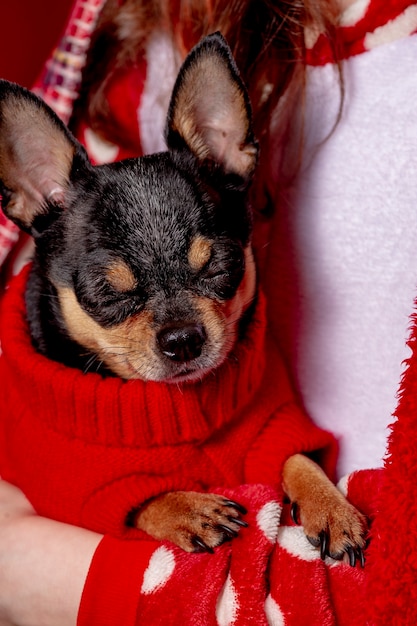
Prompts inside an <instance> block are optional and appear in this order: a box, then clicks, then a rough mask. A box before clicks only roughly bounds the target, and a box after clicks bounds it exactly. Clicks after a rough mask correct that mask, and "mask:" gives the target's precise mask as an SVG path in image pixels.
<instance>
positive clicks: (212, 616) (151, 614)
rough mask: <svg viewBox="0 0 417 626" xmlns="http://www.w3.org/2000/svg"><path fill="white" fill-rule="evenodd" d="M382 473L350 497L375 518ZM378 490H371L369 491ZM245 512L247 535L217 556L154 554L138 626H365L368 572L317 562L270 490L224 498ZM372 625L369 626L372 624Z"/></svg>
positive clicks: (351, 483)
mask: <svg viewBox="0 0 417 626" xmlns="http://www.w3.org/2000/svg"><path fill="white" fill-rule="evenodd" d="M380 478H381V473H380V472H378V471H375V472H373V471H370V472H358V473H356V474H353V475H352V476H351V477H350V478H349V479H348V480H347V481H346V484H345V487H346V488H347V491H348V495H349V497H350V498H351V499H352V500H353V501H355V500H358V501H359V503H360V504H361V506H362V507H363V504H364V503H363V500H364V499H365V500H367V507H365V508H367V513H368V514H369V515H370V516H372V513H373V512H374V511H372V508H373V506H374V505H373V504H372V502H371V500H372V498H369V494H370V493H375V492H376V491H377V489H378V483H379V480H380ZM372 483H373V484H372ZM225 495H226V496H228V497H232V498H235V499H237V500H239V502H241V503H242V504H244V505H245V506H246V507H247V508H248V511H249V512H248V515H247V517H246V518H245V519H247V521H248V522H249V527H248V528H245V529H242V531H241V533H240V535H239V537H238V538H236V539H234V540H233V541H232V542H230V543H227V544H224V545H223V546H222V547H220V548H217V549H216V550H215V553H214V554H206V553H205V554H193V555H190V554H187V553H184V552H183V551H181V550H180V549H179V548H176V547H174V546H172V545H168V544H166V545H162V546H160V547H157V548H156V550H155V551H154V553H153V554H152V556H151V558H150V560H149V564H148V567H147V569H146V571H145V575H144V578H143V583H142V589H141V601H140V604H139V608H138V615H140V623H141V624H142V623H143V624H152V626H158V625H161V626H162V624H164V625H165V624H167V623H169V624H181V625H182V626H246V625H252V626H254V625H256V626H284V625H285V626H301V625H308V626H336V624H337V625H339V626H341V625H343V626H359V625H360V624H363V625H365V624H367V623H368V622H367V618H366V604H367V596H366V576H367V573H366V572H367V568H366V565H365V568H364V569H362V567H361V566H360V564H359V563H357V564H356V566H355V567H351V566H350V565H349V564H348V563H346V562H338V561H334V560H332V559H330V558H326V559H325V560H324V561H322V560H321V559H320V555H319V552H318V550H317V549H315V548H313V547H312V546H311V545H310V543H309V542H308V541H307V539H306V537H305V535H304V532H303V529H302V528H301V527H300V526H296V525H294V524H293V523H292V522H291V521H290V519H289V518H288V511H287V508H286V507H285V506H284V508H283V507H282V505H281V503H280V502H278V501H277V500H276V496H275V493H274V491H273V490H272V489H270V488H268V487H265V486H262V485H245V486H241V487H239V488H237V489H235V490H232V491H230V492H229V493H226V494H225ZM369 623H370V622H369Z"/></svg>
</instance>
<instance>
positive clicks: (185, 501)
mask: <svg viewBox="0 0 417 626" xmlns="http://www.w3.org/2000/svg"><path fill="white" fill-rule="evenodd" d="M245 514H246V509H245V508H244V507H243V506H241V505H240V504H238V503H237V502H234V501H232V500H228V499H227V498H224V497H223V496H218V495H215V494H210V493H198V492H194V491H174V492H172V493H166V494H163V495H161V496H158V497H157V498H155V499H153V500H151V501H149V502H148V503H146V504H145V505H144V506H143V507H142V508H141V509H140V510H139V511H138V512H137V513H136V515H135V519H134V525H135V526H136V527H137V528H139V529H141V530H143V531H145V532H146V533H148V534H149V535H151V536H152V537H154V538H155V539H159V540H168V541H172V542H173V543H175V544H176V545H177V546H179V547H180V548H182V549H183V550H185V551H186V552H213V549H214V548H216V547H217V546H220V545H221V544H222V543H224V542H225V541H230V540H232V539H234V538H235V537H237V535H238V533H239V530H240V529H241V528H243V527H246V526H247V523H246V522H245V521H244V520H243V519H242V516H243V515H245Z"/></svg>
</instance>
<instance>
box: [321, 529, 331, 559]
mask: <svg viewBox="0 0 417 626" xmlns="http://www.w3.org/2000/svg"><path fill="white" fill-rule="evenodd" d="M319 539H320V558H321V560H322V561H324V559H325V558H326V556H327V554H328V551H327V549H328V545H329V535H328V534H327V533H326V531H325V530H321V531H320V533H319Z"/></svg>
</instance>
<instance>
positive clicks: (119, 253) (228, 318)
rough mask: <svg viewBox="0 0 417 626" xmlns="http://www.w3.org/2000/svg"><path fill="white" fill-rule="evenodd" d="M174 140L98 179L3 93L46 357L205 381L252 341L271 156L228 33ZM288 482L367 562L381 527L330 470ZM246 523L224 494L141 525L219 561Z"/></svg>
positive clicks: (312, 518)
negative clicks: (262, 203) (260, 143)
mask: <svg viewBox="0 0 417 626" xmlns="http://www.w3.org/2000/svg"><path fill="white" fill-rule="evenodd" d="M166 139H167V146H168V150H167V151H166V152H162V153H159V154H153V155H150V156H146V157H143V158H139V159H130V160H127V161H123V162H119V163H114V164H111V165H102V166H97V167H93V166H92V165H91V163H90V161H89V159H88V157H87V155H86V152H85V150H84V149H83V147H82V146H81V145H80V144H79V143H78V142H77V141H76V140H75V139H74V137H73V136H72V135H71V134H70V133H69V131H68V130H67V129H66V128H65V127H64V125H63V124H62V123H61V122H60V121H59V119H58V118H57V117H56V116H55V115H54V114H53V113H52V111H51V110H50V109H49V108H48V107H47V106H45V105H44V104H43V103H42V102H41V101H40V100H39V99H38V98H36V97H35V96H33V95H32V94H30V93H29V92H27V91H25V90H23V89H22V88H20V87H18V86H16V85H13V84H10V83H7V82H5V81H2V82H1V83H0V178H1V181H2V186H1V194H2V198H3V208H4V210H5V212H6V214H7V215H8V216H9V217H10V218H11V219H12V220H14V221H15V222H16V223H17V224H19V225H20V226H21V227H22V228H23V229H24V230H26V231H27V232H29V233H30V234H31V235H32V236H33V237H34V240H35V246H36V254H35V259H34V263H33V268H32V271H31V274H30V278H29V284H28V288H27V294H26V301H27V311H28V319H29V325H30V331H31V335H32V340H33V343H34V346H35V347H36V349H37V350H38V351H39V352H41V353H42V354H44V355H46V356H48V357H49V358H51V359H55V360H58V361H61V362H63V363H65V364H66V365H67V366H69V367H76V368H79V369H81V370H83V371H85V372H87V371H89V370H94V371H98V372H100V373H102V374H103V375H108V376H114V375H116V376H120V377H122V378H124V379H131V378H140V379H142V380H145V381H164V382H169V383H174V384H179V383H184V382H186V383H191V382H192V381H193V380H198V379H201V378H203V377H204V376H205V375H206V374H207V373H209V372H210V371H211V370H212V369H213V368H217V367H218V366H219V365H220V364H221V363H222V362H223V361H224V360H225V359H226V358H227V356H228V355H229V354H230V351H231V350H232V348H233V346H234V344H235V342H236V341H238V340H239V333H240V332H241V331H242V328H243V326H244V324H246V323H248V320H249V318H250V309H251V304H252V301H253V299H254V297H255V292H256V276H255V264H254V260H253V256H252V252H251V247H250V234H251V214H250V210H249V207H248V204H247V194H246V192H247V189H248V187H249V184H250V182H251V179H252V176H253V173H254V170H255V167H256V164H257V159H258V148H257V143H256V141H255V138H254V136H253V132H252V125H251V110H250V103H249V99H248V96H247V92H246V90H245V87H244V85H243V83H242V80H241V78H240V76H239V73H238V70H237V68H236V65H235V63H234V60H233V58H232V56H231V53H230V50H229V48H228V46H227V44H226V42H225V41H224V39H223V38H222V37H221V35H219V34H214V35H211V36H209V37H207V38H206V39H204V40H203V41H202V42H201V43H200V44H199V45H198V46H197V47H196V48H195V49H194V50H193V51H192V52H191V53H190V55H189V56H188V57H187V59H186V61H185V62H184V64H183V66H182V68H181V71H180V74H179V76H178V79H177V82H176V85H175V88H174V91H173V95H172V100H171V105H170V109H169V112H168V119H167V127H166ZM249 323H250V322H249ZM283 481H284V487H285V490H286V493H287V494H288V496H289V498H290V499H291V500H292V501H293V502H294V503H297V506H298V508H299V515H300V519H301V522H302V523H303V525H304V528H305V532H306V534H307V535H308V536H309V537H310V539H311V541H312V542H313V543H315V544H317V545H320V547H321V551H322V555H323V556H325V555H326V554H330V555H332V556H335V557H338V558H340V557H341V556H343V554H344V553H345V552H348V553H349V555H350V557H351V562H352V561H354V560H355V559H356V556H360V558H362V547H363V544H364V540H363V534H364V530H365V520H364V518H363V517H362V516H361V515H360V514H359V513H358V512H357V511H356V510H355V509H354V508H353V507H352V506H351V505H350V504H349V503H348V502H347V501H346V500H345V499H344V498H343V496H342V495H341V494H340V493H339V491H338V490H337V489H336V488H335V487H334V486H333V485H332V484H331V483H330V481H329V480H328V479H327V477H326V476H325V475H324V473H323V472H322V471H321V470H320V469H319V468H318V466H316V465H315V464H314V463H313V462H312V461H311V460H310V459H308V458H306V457H304V456H302V455H296V456H294V457H291V458H290V459H289V460H288V461H287V463H286V465H285V467H284V475H283ZM243 515H244V510H243V508H242V507H240V505H239V504H237V503H234V502H230V501H227V500H226V501H225V500H224V499H223V498H221V497H219V496H214V495H212V494H200V493H188V492H176V493H170V494H166V495H162V496H159V497H157V498H155V499H154V500H152V501H151V502H149V503H147V504H146V505H145V506H144V507H142V508H141V509H140V510H139V512H136V514H135V515H134V516H131V518H130V519H131V520H132V519H134V520H135V524H137V526H138V527H139V528H141V529H143V530H145V531H147V532H148V533H149V534H151V535H153V536H154V537H156V538H159V539H170V540H172V541H174V542H175V543H177V544H178V545H180V546H181V547H183V548H184V549H185V550H196V549H197V550H202V549H205V550H212V549H213V547H215V546H217V545H219V544H220V543H222V541H224V540H226V539H228V538H232V537H233V536H235V535H236V534H237V533H238V531H239V530H240V528H241V527H242V526H244V525H245V522H244V521H243V520H242V516H243ZM207 518H208V519H209V520H210V523H208V524H207V522H205V523H202V520H207ZM190 536H192V537H194V539H193V541H191V542H190V541H189V537H190Z"/></svg>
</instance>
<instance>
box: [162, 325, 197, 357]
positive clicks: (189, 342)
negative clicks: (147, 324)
mask: <svg viewBox="0 0 417 626" xmlns="http://www.w3.org/2000/svg"><path fill="white" fill-rule="evenodd" d="M206 338H207V335H206V331H205V329H204V326H202V325H201V324H186V325H183V326H179V325H176V326H168V327H166V328H164V329H163V330H161V331H160V332H159V333H158V337H157V339H158V344H159V347H160V348H161V352H162V354H164V355H165V356H167V357H168V358H169V359H171V361H179V362H182V363H185V362H186V361H192V359H196V358H197V357H199V356H200V354H201V350H202V348H203V345H204V342H205V341H206Z"/></svg>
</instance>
